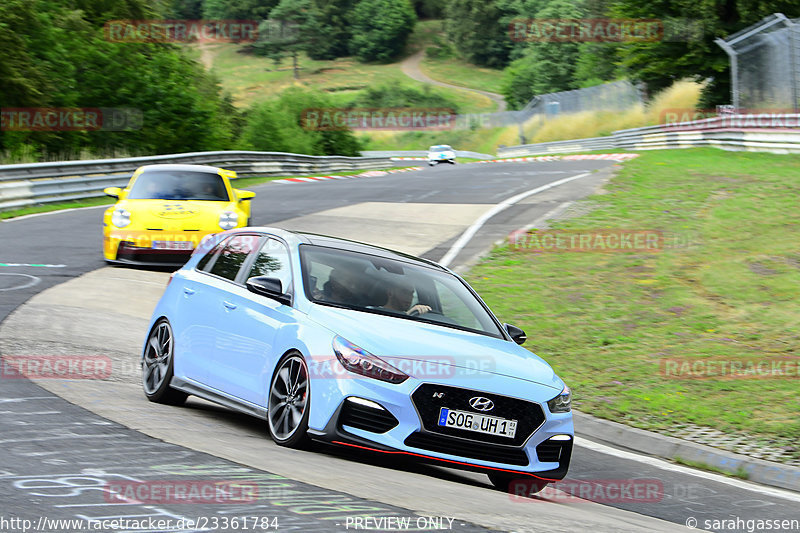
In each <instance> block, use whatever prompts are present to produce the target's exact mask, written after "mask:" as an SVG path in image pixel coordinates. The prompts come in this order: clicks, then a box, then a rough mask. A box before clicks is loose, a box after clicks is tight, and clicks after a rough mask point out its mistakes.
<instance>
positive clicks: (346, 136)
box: [241, 87, 361, 156]
mask: <svg viewBox="0 0 800 533" xmlns="http://www.w3.org/2000/svg"><path fill="white" fill-rule="evenodd" d="M332 107H334V106H333V105H332V104H331V100H330V98H329V97H328V96H327V95H326V94H324V93H321V92H318V91H312V90H307V89H301V88H297V87H292V88H290V89H287V90H286V91H284V92H283V93H281V95H280V96H278V97H277V98H274V99H272V100H267V101H265V102H261V103H259V104H256V105H254V106H253V107H251V108H250V109H249V110H248V112H247V121H246V124H245V126H244V131H243V133H242V141H241V144H242V145H244V148H245V149H251V150H260V151H265V152H291V153H296V154H308V155H345V156H358V155H360V152H361V144H360V142H359V141H358V139H357V138H356V137H355V135H353V132H352V131H351V130H337V131H314V130H308V129H305V128H304V127H303V124H302V118H303V115H304V111H305V110H307V109H312V108H332Z"/></svg>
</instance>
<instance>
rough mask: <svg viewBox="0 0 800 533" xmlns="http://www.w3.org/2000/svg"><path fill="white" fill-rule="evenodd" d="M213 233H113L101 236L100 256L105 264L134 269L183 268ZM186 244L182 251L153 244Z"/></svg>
mask: <svg viewBox="0 0 800 533" xmlns="http://www.w3.org/2000/svg"><path fill="white" fill-rule="evenodd" d="M211 233H216V232H215V231H158V232H154V231H147V230H144V231H142V230H132V231H127V230H125V229H116V228H115V229H112V230H110V231H105V232H104V235H103V256H104V257H105V259H106V260H107V261H110V262H115V263H125V264H136V265H183V264H184V263H186V261H187V260H188V259H189V257H191V255H192V253H193V252H194V250H195V248H197V247H198V246H199V244H200V241H202V240H203V237H205V236H206V235H209V234H211ZM157 241H160V242H173V243H186V244H181V245H179V246H185V247H186V248H185V249H160V248H156V247H154V243H155V242H157Z"/></svg>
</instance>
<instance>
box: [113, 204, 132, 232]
mask: <svg viewBox="0 0 800 533" xmlns="http://www.w3.org/2000/svg"><path fill="white" fill-rule="evenodd" d="M111 223H112V224H114V225H115V226H116V227H118V228H124V227H125V226H128V225H129V224H130V223H131V213H130V211H128V210H127V209H122V208H117V209H114V212H113V213H112V214H111Z"/></svg>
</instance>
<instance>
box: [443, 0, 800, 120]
mask: <svg viewBox="0 0 800 533" xmlns="http://www.w3.org/2000/svg"><path fill="white" fill-rule="evenodd" d="M442 1H443V2H446V6H447V7H446V9H445V18H446V22H447V29H448V38H449V39H450V41H451V43H452V44H453V45H454V46H455V48H456V50H457V51H458V53H459V54H460V55H461V56H462V57H463V58H465V59H467V60H468V61H470V62H473V63H476V64H478V65H483V66H488V67H497V68H506V67H507V70H506V72H505V80H504V86H505V88H504V95H505V96H506V99H507V100H508V101H509V103H510V104H511V105H512V107H520V106H522V105H524V104H525V103H526V102H527V101H528V100H530V98H531V97H532V96H534V95H536V94H540V93H546V92H554V91H563V90H569V89H575V88H579V87H585V86H590V85H594V84H597V83H602V82H604V81H610V80H614V79H620V78H628V79H630V80H632V81H641V82H644V83H645V84H646V87H647V89H648V91H649V92H650V94H653V93H655V92H657V91H659V90H661V89H664V88H666V87H668V86H669V85H671V84H672V83H673V82H674V81H676V80H679V79H684V78H690V79H695V80H698V81H700V80H706V81H710V83H709V85H708V88H707V90H706V92H705V94H704V105H713V104H721V103H729V100H730V94H729V87H730V84H729V79H730V73H729V61H728V57H727V56H726V54H725V52H724V51H723V50H722V48H720V47H719V46H718V45H717V44H716V43H715V42H714V39H716V38H718V37H725V36H727V35H730V34H732V33H734V32H736V31H738V30H741V29H743V28H745V27H747V26H749V25H751V24H754V23H756V22H758V21H759V20H761V19H762V18H763V17H765V16H767V15H769V14H772V13H776V12H780V13H784V14H785V15H787V16H788V17H798V16H800V4H798V3H797V2H796V1H794V0H710V1H707V2H693V1H690V0H659V1H646V2H643V1H641V0H574V1H573V0H442ZM576 18H577V19H597V18H621V19H651V20H652V19H656V20H659V21H661V22H662V23H663V24H664V27H665V35H664V38H662V39H658V40H655V41H652V42H641V41H640V42H622V43H615V42H601V43H576V42H530V40H528V42H526V39H519V38H517V39H515V38H512V33H511V31H510V24H511V23H512V22H514V21H526V20H527V21H531V20H552V19H576Z"/></svg>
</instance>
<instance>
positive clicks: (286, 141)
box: [0, 0, 800, 158]
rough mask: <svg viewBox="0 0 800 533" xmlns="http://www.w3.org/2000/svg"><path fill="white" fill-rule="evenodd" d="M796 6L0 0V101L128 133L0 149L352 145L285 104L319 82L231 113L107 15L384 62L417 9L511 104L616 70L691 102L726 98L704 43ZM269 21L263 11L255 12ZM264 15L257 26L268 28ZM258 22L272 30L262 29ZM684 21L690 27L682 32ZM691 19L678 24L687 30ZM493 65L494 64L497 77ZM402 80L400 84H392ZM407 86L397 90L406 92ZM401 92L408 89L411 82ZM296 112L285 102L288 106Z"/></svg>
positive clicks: (205, 82) (418, 98) (210, 87)
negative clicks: (571, 36) (550, 28)
mask: <svg viewBox="0 0 800 533" xmlns="http://www.w3.org/2000/svg"><path fill="white" fill-rule="evenodd" d="M773 12H782V13H784V14H786V15H787V16H789V17H797V16H800V4H797V2H796V1H795V0H708V1H706V2H693V1H690V0H658V1H655V0H650V1H642V0H3V2H0V55H1V56H2V60H1V61H0V107H2V108H32V107H34V108H73V107H74V108H79V107H92V108H132V109H137V110H140V111H141V113H142V117H141V120H142V124H143V127H141V128H138V129H133V130H131V131H105V130H104V131H57V132H54V131H8V129H6V130H5V131H0V152H4V153H6V154H11V156H12V158H13V154H14V153H15V152H19V151H23V150H27V151H31V150H32V151H33V152H35V153H38V154H45V153H64V152H73V153H74V152H77V151H80V150H82V149H88V150H90V151H94V152H95V153H100V154H103V153H113V152H114V151H123V152H127V153H130V154H131V155H139V154H158V153H172V152H186V151H195V150H219V149H242V148H245V149H246V148H252V149H259V150H276V151H304V152H306V153H310V154H331V153H339V154H344V155H354V154H356V153H357V152H358V149H359V143H358V140H357V139H356V138H355V137H354V136H353V134H352V132H350V131H326V132H311V131H305V130H302V128H300V127H299V116H295V115H294V114H291V113H289V112H288V110H298V109H301V108H303V107H325V106H328V107H333V106H332V105H331V101H330V99H329V97H328V96H327V95H326V94H325V93H322V92H316V91H312V90H308V89H300V88H292V89H290V90H289V91H288V92H287V93H286V94H284V95H281V96H280V97H278V98H276V99H273V100H270V101H269V102H265V103H262V104H258V105H256V106H254V107H253V108H252V109H249V110H237V109H236V108H235V107H234V105H233V102H232V99H231V97H230V96H229V95H227V94H225V93H224V92H223V90H222V89H221V87H220V84H219V80H217V79H215V77H214V76H213V74H211V73H209V72H207V71H206V70H205V69H204V68H203V67H202V66H201V65H200V64H199V63H197V62H196V61H194V60H193V59H191V58H190V57H189V56H188V55H187V54H186V53H185V50H184V49H183V48H182V47H181V46H179V45H176V44H170V43H155V42H112V41H111V40H109V39H107V38H104V34H103V27H104V25H105V24H106V23H107V22H108V21H111V20H147V19H190V20H200V19H226V20H251V21H261V22H262V29H264V30H269V29H270V28H275V27H276V26H275V25H276V24H277V27H283V28H289V29H291V31H289V32H278V33H275V32H274V31H263V32H261V36H260V37H259V40H258V41H256V42H255V43H252V44H251V45H250V47H249V51H251V52H252V53H257V54H263V55H268V56H272V57H275V58H276V59H278V58H281V57H285V56H286V55H294V56H296V55H297V54H299V53H305V54H307V55H308V56H310V57H311V58H314V59H333V58H337V57H343V56H354V57H356V58H357V59H358V60H360V61H363V62H389V61H393V60H396V59H397V58H398V57H400V56H401V55H402V53H403V52H404V49H405V47H406V43H407V40H408V37H409V35H410V34H411V33H412V31H413V29H414V25H415V23H416V21H417V20H418V19H420V18H437V19H441V20H443V24H444V28H445V35H444V37H443V38H439V39H437V43H436V44H437V46H435V47H433V48H432V49H429V52H431V53H435V55H436V56H438V57H447V56H453V57H460V58H463V59H465V60H466V61H469V62H471V63H473V64H476V65H479V66H486V67H491V68H496V69H498V70H502V76H503V93H504V95H505V97H506V99H507V100H508V102H509V104H510V106H511V107H512V108H519V107H521V106H522V105H524V104H525V103H526V102H527V101H528V100H529V99H530V98H531V97H532V96H534V95H536V94H541V93H547V92H554V91H562V90H568V89H575V88H580V87H586V86H591V85H596V84H598V83H602V82H605V81H611V80H616V79H623V78H625V79H629V80H631V81H638V82H643V83H644V84H645V86H646V87H647V89H648V92H649V93H650V94H653V93H655V92H657V91H659V90H661V89H663V88H665V87H667V86H669V85H670V84H671V83H672V82H674V81H676V80H678V79H682V78H694V79H697V80H705V81H709V83H708V84H707V86H706V90H705V93H704V95H703V102H702V103H703V105H704V107H706V106H711V105H713V104H724V103H728V102H729V89H730V87H729V72H728V59H727V57H726V56H725V54H724V52H723V51H722V50H721V49H720V48H719V46H717V45H716V44H715V43H714V39H715V38H716V37H724V36H726V35H729V34H731V33H734V32H736V31H738V30H740V29H742V28H744V27H747V26H749V25H750V24H753V23H755V22H757V21H758V20H760V19H761V18H762V17H764V16H766V15H768V14H770V13H773ZM603 17H607V18H619V19H625V18H628V19H657V20H662V21H668V22H669V21H671V22H669V24H672V27H671V31H673V32H674V33H675V34H676V35H678V38H673V39H656V40H650V41H644V42H621V43H616V42H545V41H541V40H538V41H537V40H535V39H533V40H531V39H525V38H523V39H516V38H514V35H513V34H512V32H511V31H510V29H511V28H512V27H513V24H514V23H515V21H516V22H519V21H526V20H572V19H587V18H589V19H592V18H603ZM263 21H267V22H263ZM265 24H266V26H265ZM269 24H271V25H272V26H269ZM682 25H686V26H687V28H688V29H687V28H683V26H682ZM689 26H691V28H689ZM498 74H500V73H498ZM404 91H405V92H404ZM409 91H410V92H409ZM412 93H413V94H412ZM412 101H413V102H415V103H416V104H418V105H440V106H444V107H455V106H453V105H451V104H449V102H447V99H446V98H444V97H443V96H442V95H440V94H435V93H431V92H430V91H414V90H407V89H403V90H401V88H398V87H379V88H374V90H373V91H372V92H371V93H370V92H366V93H364V94H362V95H361V96H359V97H358V98H356V99H354V101H353V104H354V105H358V104H359V103H362V104H363V103H365V102H366V103H368V102H381V103H382V104H381V105H392V106H398V105H403V104H407V103H409V102H412ZM292 113H294V111H293V112H292Z"/></svg>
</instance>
